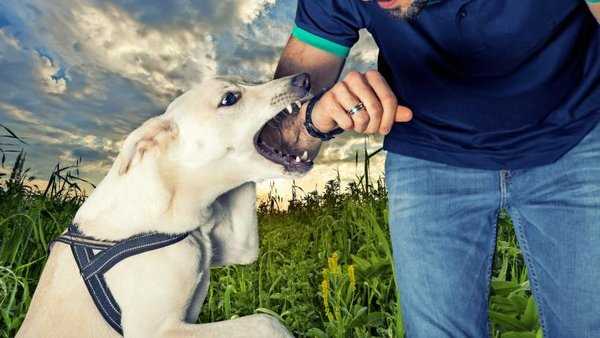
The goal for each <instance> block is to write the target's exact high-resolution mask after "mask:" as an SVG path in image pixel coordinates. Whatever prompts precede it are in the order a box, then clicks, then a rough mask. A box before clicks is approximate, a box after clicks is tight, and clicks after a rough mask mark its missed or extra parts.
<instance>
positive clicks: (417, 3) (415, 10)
mask: <svg viewBox="0 0 600 338" xmlns="http://www.w3.org/2000/svg"><path fill="white" fill-rule="evenodd" d="M427 2H428V1H427V0H414V1H413V2H411V4H410V5H409V6H408V7H406V8H404V7H400V8H397V9H393V10H390V12H391V13H392V14H393V15H395V16H397V17H399V18H402V19H406V20H412V19H414V18H416V17H417V15H418V14H419V13H420V12H421V10H423V8H425V7H426V6H427Z"/></svg>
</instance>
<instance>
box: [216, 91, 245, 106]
mask: <svg viewBox="0 0 600 338" xmlns="http://www.w3.org/2000/svg"><path fill="white" fill-rule="evenodd" d="M241 96H242V94H241V93H239V92H227V93H225V95H223V98H221V102H220V103H219V107H229V106H233V105H234V104H236V103H237V102H238V101H239V100H240V97H241Z"/></svg>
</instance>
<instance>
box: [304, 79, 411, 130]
mask: <svg viewBox="0 0 600 338" xmlns="http://www.w3.org/2000/svg"><path fill="white" fill-rule="evenodd" d="M361 102H362V103H363V104H364V106H365V108H366V109H364V110H362V111H359V112H357V113H355V114H354V115H350V114H349V113H348V111H349V110H350V109H352V108H353V107H355V106H356V105H357V104H359V103H361ZM411 119H412V111H411V110H410V109H408V108H407V107H403V106H399V105H398V100H397V99H396V96H395V95H394V93H393V92H392V89H391V88H390V86H389V85H388V84H387V82H386V81H385V79H384V78H383V76H382V75H381V74H380V73H379V72H377V71H375V70H370V71H368V72H366V73H364V74H362V73H359V72H350V73H349V74H348V75H347V76H346V77H345V78H344V80H342V81H340V82H338V83H336V84H335V85H334V86H333V87H332V88H331V89H330V90H329V91H327V92H326V93H325V94H323V96H322V97H321V99H319V101H318V102H317V103H316V104H315V106H314V108H313V111H312V121H313V124H314V126H315V127H316V128H317V129H318V130H320V131H321V132H325V133H326V132H329V131H331V130H333V129H335V128H336V127H338V126H339V127H340V128H342V129H344V130H354V131H356V132H358V133H367V134H374V133H377V132H379V133H380V134H381V135H386V134H388V133H389V132H390V130H391V129H392V125H393V124H394V122H408V121H410V120H411Z"/></svg>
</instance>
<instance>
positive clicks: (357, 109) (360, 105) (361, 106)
mask: <svg viewBox="0 0 600 338" xmlns="http://www.w3.org/2000/svg"><path fill="white" fill-rule="evenodd" d="M363 110H365V104H364V103H362V102H359V103H358V104H357V105H356V106H354V107H352V108H351V109H350V110H348V114H350V115H354V114H356V113H358V112H361V111H363Z"/></svg>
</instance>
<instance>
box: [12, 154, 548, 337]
mask: <svg viewBox="0 0 600 338" xmlns="http://www.w3.org/2000/svg"><path fill="white" fill-rule="evenodd" d="M361 158H362V159H367V161H365V170H364V173H366V175H365V174H363V175H362V176H358V177H357V179H356V180H355V181H354V182H352V183H350V184H349V185H348V186H347V187H342V185H341V182H340V179H339V177H336V178H334V179H332V180H330V181H328V182H327V184H326V185H325V189H324V191H323V192H321V193H317V192H303V191H301V190H300V189H299V188H298V187H294V188H293V191H292V200H291V201H289V207H288V208H287V209H286V210H282V209H281V208H279V206H278V205H279V204H280V203H281V202H282V199H281V198H280V197H278V196H277V194H276V192H273V193H272V194H270V196H269V198H268V199H267V200H266V201H263V202H262V203H261V204H260V206H259V210H258V212H259V221H260V235H261V236H260V238H261V251H260V255H259V258H258V261H257V262H256V263H254V264H251V265H248V266H230V267H224V268H219V269H214V270H213V271H212V276H211V286H210V289H209V290H208V295H207V297H206V301H205V303H204V306H203V309H202V313H201V315H200V318H199V321H201V322H208V321H218V320H224V319H231V318H235V317H238V316H243V315H247V314H252V313H268V314H271V315H273V316H276V317H278V318H279V319H281V320H282V321H283V322H284V323H285V324H286V325H287V326H288V327H289V328H290V329H291V330H292V331H293V333H294V334H295V335H296V336H298V337H402V336H403V334H404V330H403V324H402V314H401V311H400V309H399V305H398V299H397V297H396V288H395V284H394V279H393V268H392V265H391V258H392V255H391V248H390V242H389V236H388V225H387V224H388V223H387V199H386V190H385V186H384V184H383V180H382V179H381V178H379V179H377V180H369V175H368V158H369V154H367V153H366V152H365V154H364V156H361ZM357 160H358V158H357ZM24 163H25V155H24V154H22V153H20V155H18V156H17V158H16V159H15V161H14V164H13V166H12V168H11V169H10V172H11V174H10V175H5V176H4V177H1V178H0V180H1V181H0V316H1V318H0V337H12V336H14V334H15V332H16V330H17V329H18V328H19V325H20V324H21V322H22V320H23V318H24V315H25V313H26V311H27V307H28V304H29V302H30V300H31V297H32V294H33V291H34V289H35V287H36V284H37V281H38V278H39V275H40V273H41V271H42V268H43V266H44V262H45V260H46V257H47V244H48V242H49V241H50V240H51V239H52V238H54V237H55V236H57V235H58V234H59V233H61V232H62V231H63V229H64V228H65V227H66V226H67V225H68V224H69V222H70V221H71V219H72V217H73V215H74V213H75V211H76V210H77V208H78V206H79V205H80V204H81V203H82V202H83V201H84V199H85V195H84V193H83V191H82V190H81V189H80V188H79V184H80V183H81V181H79V180H78V179H77V177H78V175H77V174H78V173H77V167H76V166H75V167H66V168H63V167H60V166H57V167H56V168H55V171H54V174H53V175H52V177H51V179H50V185H49V187H48V188H47V189H45V190H40V189H36V188H31V187H29V186H28V184H27V182H28V176H27V169H25V166H24ZM490 301H491V306H490V318H491V320H492V328H491V329H492V332H493V337H504V338H518V337H523V338H525V337H531V338H534V337H536V336H537V337H541V332H540V330H539V323H538V318H537V311H536V308H535V303H534V301H533V299H532V297H531V291H530V288H529V283H528V281H527V271H526V269H525V267H524V265H523V259H522V257H521V254H520V251H519V248H518V246H517V244H516V240H515V235H514V233H513V231H512V226H511V223H510V220H509V219H508V218H507V217H506V215H505V214H503V215H502V216H501V219H500V222H499V229H498V245H497V253H496V256H495V262H494V269H493V281H492V291H491V299H490Z"/></svg>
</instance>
